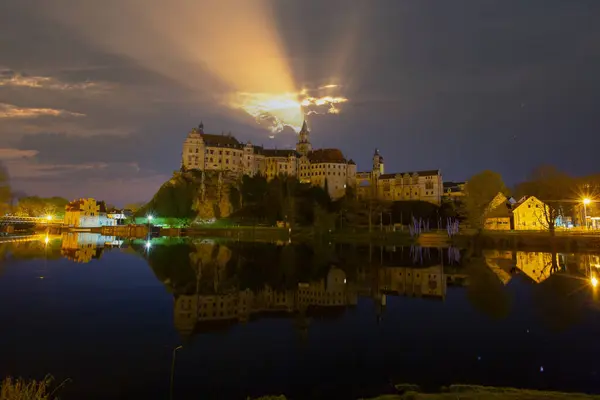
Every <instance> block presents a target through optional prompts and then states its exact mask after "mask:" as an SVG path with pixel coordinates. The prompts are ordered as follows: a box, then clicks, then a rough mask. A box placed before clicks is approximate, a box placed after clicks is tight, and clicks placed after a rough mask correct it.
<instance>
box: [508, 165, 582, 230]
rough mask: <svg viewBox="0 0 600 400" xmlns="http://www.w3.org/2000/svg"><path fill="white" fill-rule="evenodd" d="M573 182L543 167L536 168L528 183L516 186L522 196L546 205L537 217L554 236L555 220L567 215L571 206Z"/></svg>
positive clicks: (559, 173) (555, 171)
mask: <svg viewBox="0 0 600 400" xmlns="http://www.w3.org/2000/svg"><path fill="white" fill-rule="evenodd" d="M573 190H574V180H573V178H571V177H570V176H569V175H567V174H565V173H564V172H561V171H559V170H558V169H557V168H556V167H553V166H551V165H545V166H541V167H538V168H536V169H535V170H534V171H533V173H532V175H531V179H530V180H529V182H525V183H522V184H520V185H519V186H518V188H517V191H518V192H519V193H520V194H523V195H529V196H535V197H536V198H537V199H538V200H540V201H542V202H543V203H544V204H546V207H542V212H541V213H540V215H539V219H540V221H539V222H540V223H541V224H542V225H543V226H547V227H548V230H549V231H550V234H552V235H553V234H554V230H555V227H556V219H557V218H558V217H559V216H561V215H565V214H567V213H569V212H570V211H571V208H572V206H573V195H574V193H573Z"/></svg>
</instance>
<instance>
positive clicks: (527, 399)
mask: <svg viewBox="0 0 600 400" xmlns="http://www.w3.org/2000/svg"><path fill="white" fill-rule="evenodd" d="M399 391H400V392H402V393H399V394H386V395H381V396H377V397H372V398H368V399H362V400H457V399H460V400H489V399H494V400H567V399H569V400H600V396H598V395H588V394H584V393H561V392H549V391H541V390H529V389H515V388H504V387H491V386H475V385H452V386H450V387H448V388H442V391H440V392H439V393H420V392H419V391H418V388H417V387H415V386H414V385H407V386H406V387H400V386H399ZM255 400H287V397H285V396H266V397H260V398H258V399H255Z"/></svg>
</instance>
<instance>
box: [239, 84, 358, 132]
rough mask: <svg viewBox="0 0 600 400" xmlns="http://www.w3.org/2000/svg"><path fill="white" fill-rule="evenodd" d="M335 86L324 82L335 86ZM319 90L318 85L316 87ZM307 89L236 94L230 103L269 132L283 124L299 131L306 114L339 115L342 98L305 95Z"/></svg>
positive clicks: (276, 130) (280, 129)
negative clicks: (281, 92) (276, 92)
mask: <svg viewBox="0 0 600 400" xmlns="http://www.w3.org/2000/svg"><path fill="white" fill-rule="evenodd" d="M336 87H338V85H327V86H326V88H336ZM319 89H321V88H319ZM308 92H309V90H308V89H302V90H301V91H300V92H297V93H284V94H269V93H238V95H237V96H236V97H235V98H234V99H233V100H232V101H231V102H230V103H229V105H230V106H231V107H234V108H240V109H242V110H244V111H245V112H246V113H248V114H250V115H251V116H253V117H254V118H255V120H256V121H257V123H258V124H259V125H261V126H264V127H266V128H268V129H269V130H270V131H271V132H272V133H275V132H281V131H282V130H283V129H284V128H285V127H286V126H288V127H290V128H292V129H294V130H295V131H296V132H299V131H300V129H301V127H302V123H303V121H304V118H305V116H307V115H313V114H339V113H340V109H339V108H338V107H336V105H337V104H341V103H345V102H347V101H348V99H347V98H345V97H335V96H323V97H313V96H309V95H308Z"/></svg>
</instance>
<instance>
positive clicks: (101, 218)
mask: <svg viewBox="0 0 600 400" xmlns="http://www.w3.org/2000/svg"><path fill="white" fill-rule="evenodd" d="M64 224H65V226H68V227H72V228H95V227H99V226H114V225H117V221H116V220H115V219H112V218H108V216H107V213H106V204H105V203H104V202H103V201H96V200H95V199H92V198H89V199H79V200H74V201H72V202H70V203H69V204H67V206H66V207H65V220H64Z"/></svg>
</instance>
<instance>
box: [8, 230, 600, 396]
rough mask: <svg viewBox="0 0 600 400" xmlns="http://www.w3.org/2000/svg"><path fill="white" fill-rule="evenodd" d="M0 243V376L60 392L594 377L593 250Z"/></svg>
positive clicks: (210, 391)
mask: <svg viewBox="0 0 600 400" xmlns="http://www.w3.org/2000/svg"><path fill="white" fill-rule="evenodd" d="M0 260H1V261H0V321H2V329H1V331H0V354H2V357H1V361H0V375H1V376H9V375H10V376H22V377H26V378H36V379H40V378H43V377H44V376H45V375H46V374H51V375H52V376H53V377H54V378H55V382H56V383H60V382H63V381H65V380H68V382H66V383H65V385H64V387H62V388H61V389H60V392H59V394H60V396H61V398H63V399H81V398H85V399H106V398H147V399H150V398H156V399H167V398H169V396H170V393H171V391H172V396H173V398H174V399H187V398H198V399H229V398H231V399H245V398H246V396H260V395H267V394H271V395H277V394H285V395H286V396H288V398H291V399H303V398H349V399H355V398H359V397H364V396H373V395H377V394H382V393H392V392H393V384H394V383H412V384H418V385H420V386H421V387H422V388H424V389H430V390H434V389H437V388H439V387H441V386H442V385H449V384H452V383H469V384H482V385H494V386H513V387H522V388H536V389H548V390H561V391H582V392H589V393H600V383H599V382H600V356H599V354H600V340H599V339H600V302H599V300H598V293H597V290H598V288H596V287H595V286H594V284H597V281H596V273H597V272H598V271H599V270H600V253H599V254H592V253H590V254H572V253H571V254H564V253H554V254H551V253H543V252H520V251H501V250H485V251H481V252H479V253H474V252H471V251H467V250H458V249H436V248H419V247H412V248H411V247H389V246H388V247H379V246H354V245H344V246H342V245H335V244H327V243H325V244H323V245H320V246H318V247H309V246H307V245H295V244H290V243H287V242H279V243H272V244H264V243H262V244H258V243H247V242H226V241H213V240H209V239H185V238H184V239H179V238H177V239H153V240H152V241H151V242H146V241H127V240H119V239H118V238H114V237H102V236H99V235H93V234H87V233H80V234H69V235H65V236H50V237H49V236H44V235H40V236H34V237H29V238H21V239H19V240H18V241H15V242H9V243H2V244H0Z"/></svg>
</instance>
